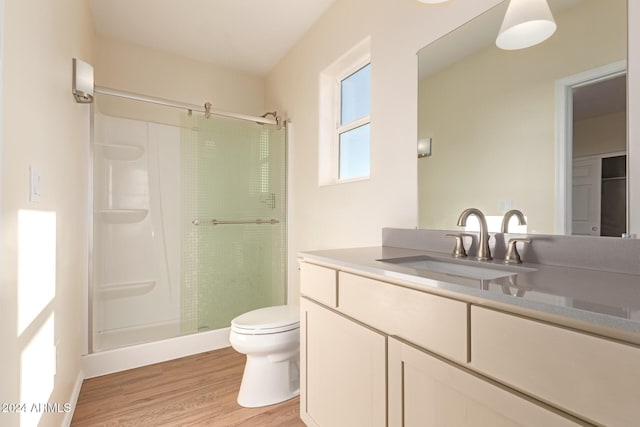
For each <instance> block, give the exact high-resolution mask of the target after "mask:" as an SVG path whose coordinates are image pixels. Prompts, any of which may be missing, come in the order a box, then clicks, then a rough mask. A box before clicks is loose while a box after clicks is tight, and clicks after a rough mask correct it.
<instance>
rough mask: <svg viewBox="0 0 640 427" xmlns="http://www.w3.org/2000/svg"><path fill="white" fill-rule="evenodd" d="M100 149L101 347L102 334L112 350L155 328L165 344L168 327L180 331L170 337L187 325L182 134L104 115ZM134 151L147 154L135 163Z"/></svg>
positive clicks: (97, 317)
mask: <svg viewBox="0 0 640 427" xmlns="http://www.w3.org/2000/svg"><path fill="white" fill-rule="evenodd" d="M99 144H103V145H104V146H105V147H107V149H108V150H115V151H114V152H115V155H112V154H113V153H114V152H106V151H105V149H104V147H100V146H99ZM96 145H97V146H96V158H95V162H94V170H95V185H94V188H95V197H94V198H95V203H94V208H95V209H94V210H95V212H96V218H95V223H94V224H95V226H94V232H95V236H94V242H95V243H94V246H95V255H96V256H95V267H94V272H95V281H94V282H95V283H94V291H95V293H96V298H95V305H94V321H95V322H96V325H95V326H96V328H95V329H96V332H97V334H98V336H97V337H96V341H97V343H96V347H102V346H101V345H100V335H102V337H103V340H102V341H104V342H105V343H106V340H109V342H110V343H109V344H108V345H107V346H108V347H111V346H117V343H118V339H114V335H115V334H122V335H127V336H129V338H130V337H131V336H135V341H138V342H143V341H145V333H144V330H145V328H146V329H149V331H151V330H153V333H152V334H151V335H149V337H148V338H149V339H158V338H162V336H160V337H158V333H159V332H158V330H159V326H162V325H174V326H173V327H169V328H166V331H167V332H166V333H167V334H169V335H168V336H172V335H175V334H176V333H177V331H179V328H178V327H177V326H175V325H177V324H178V322H179V320H180V243H179V242H180V156H179V153H180V129H179V128H176V127H171V126H164V125H157V124H152V123H145V122H138V121H134V120H128V119H119V118H114V117H106V116H97V117H96ZM123 146H124V149H123ZM133 146H135V147H141V148H142V149H143V151H142V152H141V153H138V154H140V155H139V157H137V158H133V159H132V158H128V157H127V156H128V154H127V153H133V154H134V155H132V156H129V157H135V155H137V154H136V151H135V150H133V151H132V150H128V147H133ZM118 150H120V151H118ZM103 151H105V152H106V154H107V155H106V156H104V155H101V152H103ZM122 153H124V154H122ZM102 154H104V153H102ZM114 157H115V158H114ZM114 222H115V223H114ZM160 335H162V333H160ZM168 336H165V337H168ZM129 338H128V339H129ZM128 339H127V340H128ZM125 341H126V340H125ZM130 343H131V342H129V344H130Z"/></svg>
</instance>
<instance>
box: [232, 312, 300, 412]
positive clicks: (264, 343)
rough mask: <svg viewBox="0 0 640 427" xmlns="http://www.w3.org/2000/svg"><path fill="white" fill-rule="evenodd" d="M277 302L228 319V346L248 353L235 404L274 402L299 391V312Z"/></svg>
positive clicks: (252, 406) (245, 405)
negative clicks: (229, 328) (272, 305)
mask: <svg viewBox="0 0 640 427" xmlns="http://www.w3.org/2000/svg"><path fill="white" fill-rule="evenodd" d="M299 310H300V309H299V307H297V306H290V305H280V306H275V307H266V308H260V309H258V310H253V311H250V312H248V313H244V314H242V315H240V316H238V317H236V318H235V319H233V320H232V321H231V333H230V334H229V341H230V342H231V347H233V349H234V350H236V351H237V352H239V353H243V354H246V355H247V363H246V365H245V367H244V374H243V375H242V384H241V385H240V392H239V393H238V404H239V405H240V406H244V407H247V408H254V407H258V406H267V405H273V404H275V403H279V402H283V401H285V400H288V399H291V398H293V397H296V396H298V395H299V394H300V311H299Z"/></svg>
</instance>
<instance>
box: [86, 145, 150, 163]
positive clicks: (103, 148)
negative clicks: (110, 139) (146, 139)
mask: <svg viewBox="0 0 640 427" xmlns="http://www.w3.org/2000/svg"><path fill="white" fill-rule="evenodd" d="M96 152H99V153H101V154H102V156H103V157H104V158H105V159H109V160H137V159H139V158H140V157H142V155H143V154H144V148H143V147H141V146H139V145H129V144H103V143H96Z"/></svg>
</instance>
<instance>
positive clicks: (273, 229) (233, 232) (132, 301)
mask: <svg viewBox="0 0 640 427" xmlns="http://www.w3.org/2000/svg"><path fill="white" fill-rule="evenodd" d="M155 104H158V102H156V103H155ZM210 108H211V107H210V105H209V104H207V105H205V110H204V114H202V113H200V112H197V111H194V110H192V109H175V108H170V107H167V106H157V105H150V104H146V103H144V102H140V100H139V99H138V100H131V97H128V99H124V98H122V97H119V96H113V94H112V93H110V94H103V95H99V96H96V102H95V104H94V114H93V120H94V122H93V138H92V140H93V141H92V148H93V167H92V173H93V214H94V215H93V237H92V242H91V247H92V256H91V279H90V292H89V294H90V304H89V306H90V310H89V311H90V312H89V321H90V338H89V346H90V351H91V352H94V353H95V352H101V351H104V350H110V349H116V348H121V347H125V346H130V345H133V344H140V343H148V342H152V341H157V340H162V339H167V338H172V337H177V336H180V335H186V334H193V333H197V332H200V331H209V330H218V329H222V328H226V327H228V326H229V325H230V321H231V319H232V318H234V317H235V316H237V315H239V314H241V313H244V312H246V311H250V310H253V309H256V308H260V307H267V306H273V305H279V304H284V303H285V302H286V204H287V197H286V169H287V168H286V155H287V154H286V150H287V147H286V126H281V124H280V122H279V120H267V119H265V120H260V123H256V122H255V121H252V120H244V119H238V118H226V117H220V116H217V115H216V114H215V112H213V113H212V112H211V110H210ZM269 114H272V115H274V116H275V113H269ZM265 122H266V123H265ZM273 122H275V124H270V123H273Z"/></svg>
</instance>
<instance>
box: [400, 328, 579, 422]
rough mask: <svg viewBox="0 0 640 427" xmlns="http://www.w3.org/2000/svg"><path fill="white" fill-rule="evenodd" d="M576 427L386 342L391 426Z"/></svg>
mask: <svg viewBox="0 0 640 427" xmlns="http://www.w3.org/2000/svg"><path fill="white" fill-rule="evenodd" d="M577 425H581V424H577V423H575V422H574V421H572V420H570V419H568V418H565V417H563V416H561V415H558V414H557V413H555V412H551V411H550V410H548V409H546V408H544V407H543V406H539V405H538V404H536V403H534V402H532V401H530V400H527V399H525V398H523V397H521V396H520V395H516V394H513V393H511V392H510V391H509V390H507V389H504V388H501V387H499V386H497V385H495V384H493V383H490V382H488V381H487V380H485V379H483V378H481V377H479V376H477V375H474V374H472V373H470V372H469V371H466V370H463V369H460V368H459V367H456V366H455V365H452V364H450V363H447V362H444V361H442V360H440V359H437V358H435V357H433V356H431V355H429V354H427V353H425V352H422V351H420V350H418V349H416V348H414V347H411V346H409V345H407V344H404V343H402V342H400V341H398V340H395V339H393V338H389V427H417V426H420V427H442V426H451V427H484V426H487V427H488V426H490V427H507V426H530V427H540V426H545V427H552V426H577Z"/></svg>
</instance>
